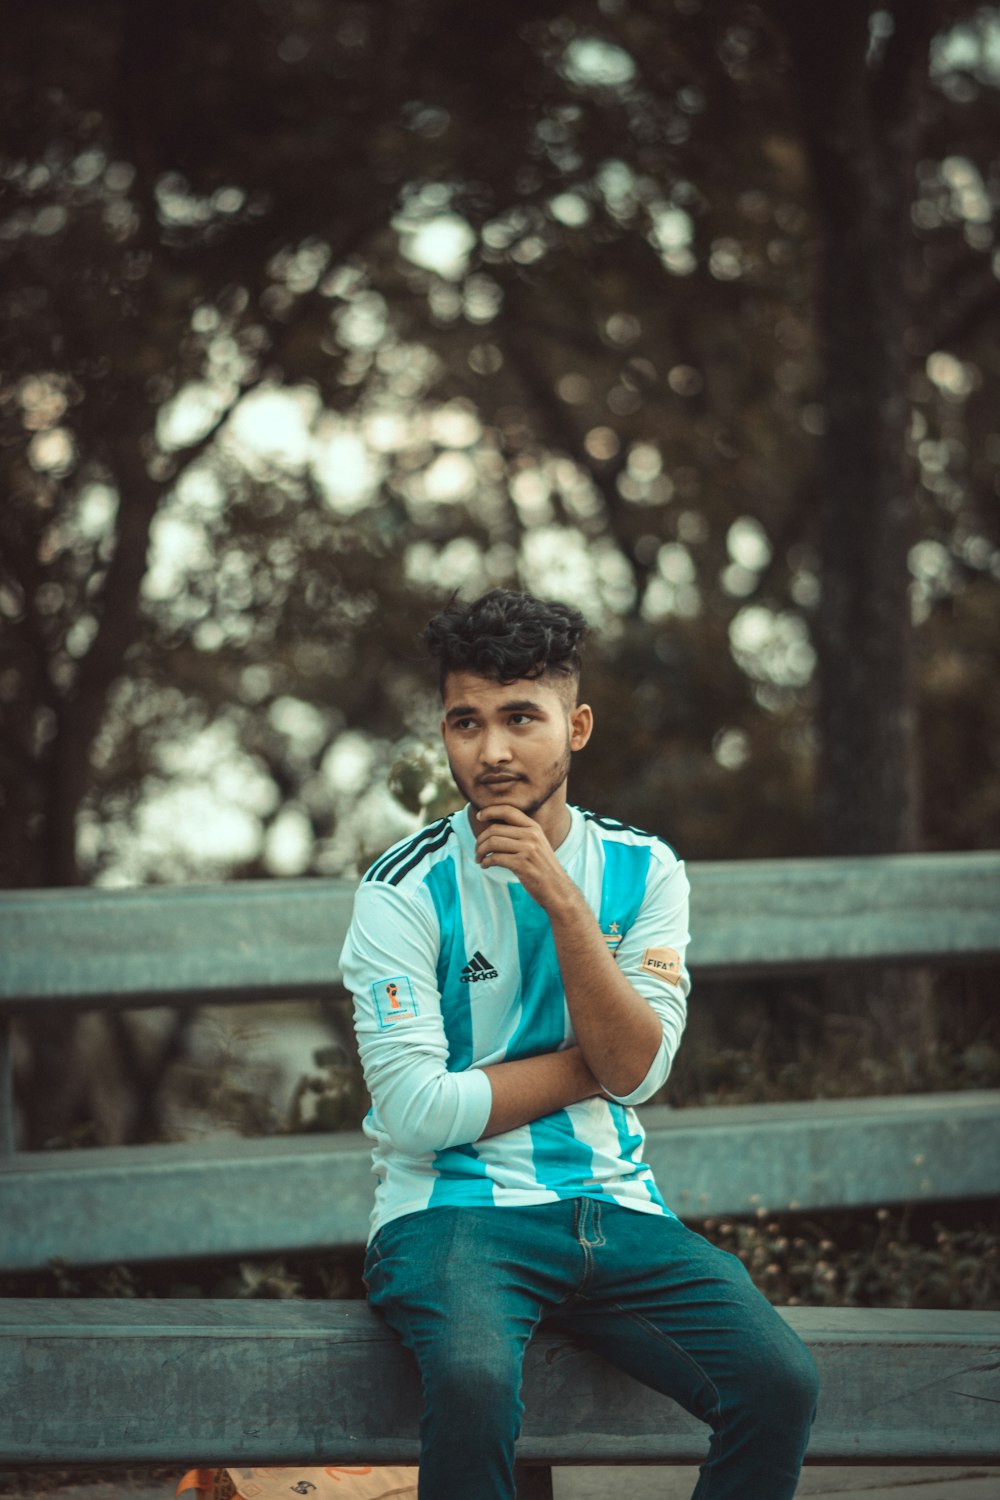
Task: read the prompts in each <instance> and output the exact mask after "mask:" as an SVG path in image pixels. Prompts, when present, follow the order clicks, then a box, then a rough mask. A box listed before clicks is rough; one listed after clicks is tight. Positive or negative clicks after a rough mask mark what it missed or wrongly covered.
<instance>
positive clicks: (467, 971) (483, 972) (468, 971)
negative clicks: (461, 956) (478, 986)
mask: <svg viewBox="0 0 1000 1500" xmlns="http://www.w3.org/2000/svg"><path fill="white" fill-rule="evenodd" d="M497 977H498V976H497V971H496V969H494V967H493V965H492V964H491V963H490V961H489V959H488V958H484V957H483V955H482V954H481V953H480V952H478V950H477V952H475V953H474V954H473V955H472V957H471V958H470V959H469V962H468V963H467V964H466V966H465V968H464V969H463V970H462V983H463V984H475V983H476V980H477V979H496V978H497Z"/></svg>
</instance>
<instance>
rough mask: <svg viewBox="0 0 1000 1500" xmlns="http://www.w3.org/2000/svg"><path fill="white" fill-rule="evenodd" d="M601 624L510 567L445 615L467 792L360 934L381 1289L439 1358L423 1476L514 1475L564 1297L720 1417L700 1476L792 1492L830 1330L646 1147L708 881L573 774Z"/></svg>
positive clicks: (436, 1493)
mask: <svg viewBox="0 0 1000 1500" xmlns="http://www.w3.org/2000/svg"><path fill="white" fill-rule="evenodd" d="M586 628H587V627H586V621H585V620H584V618H583V616H582V615H581V614H579V613H578V611H576V610H574V609H571V608H569V607H568V606H566V605H563V604H559V603H555V602H549V601H543V600H539V599H535V598H533V597H531V596H530V595H526V594H516V593H510V592H507V591H505V590H500V589H497V590H494V591H492V592H491V593H488V594H486V595H484V596H483V597H482V598H481V599H478V600H476V601H475V602H473V603H471V604H462V603H459V602H455V603H452V604H451V605H450V606H449V607H448V608H447V609H445V610H444V611H443V612H442V613H441V614H439V615H437V616H436V617H435V618H434V619H433V620H432V621H431V622H430V624H429V625H428V627H427V630H426V633H425V640H426V642H427V644H428V646H429V649H430V651H431V653H432V655H433V656H435V657H436V658H437V660H438V662H439V664H440V680H441V695H442V700H443V705H444V718H443V722H442V726H441V728H442V734H443V736H444V743H445V748H446V750H447V754H448V761H449V764H450V766H451V771H452V775H453V776H454V779H455V782H456V784H457V786H458V788H459V790H460V791H461V792H462V794H463V795H464V796H465V797H466V799H467V804H468V805H467V806H466V807H465V808H463V810H462V811H461V812H458V813H455V814H453V815H452V816H451V817H448V818H442V819H441V820H440V821H438V822H436V823H432V824H431V825H430V826H429V827H427V828H425V829H423V830H422V831H421V832H420V833H418V834H415V835H414V836H413V837H411V838H408V839H404V840H402V841H401V842H400V843H398V844H396V845H395V846H394V847H393V848H391V849H390V850H388V852H387V853H385V854H384V855H382V857H381V859H378V860H376V862H375V863H374V864H373V865H372V867H371V869H370V870H369V871H368V873H367V874H366V875H365V877H364V879H363V880H362V882H361V885H360V888H359V890H358V894H357V899H356V903H355V909H354V917H353V921H352V923H351V928H350V931H349V933H348V937H347V942H346V944H345V947H344V952H343V957H342V964H343V972H344V977H345V981H346V983H347V984H348V986H349V988H350V989H351V991H352V992H353V994H354V996H355V1018H356V1019H355V1024H356V1029H357V1035H358V1043H359V1048H360V1053H361V1060H362V1064H363V1066H364V1070H365V1078H366V1080H367V1083H368V1088H369V1091H370V1093H371V1098H372V1109H371V1112H370V1114H369V1116H368V1118H367V1120H366V1122H365V1129H366V1131H367V1133H368V1134H369V1136H370V1137H371V1138H372V1140H373V1142H374V1153H373V1155H374V1172H375V1176H376V1183H377V1187H376V1193H375V1208H374V1212H373V1215H372V1237H371V1240H370V1243H369V1248H368V1255H367V1259H366V1264H365V1279H366V1283H367V1285H368V1289H369V1300H370V1302H371V1305H372V1306H373V1307H375V1308H377V1309H379V1311H380V1312H381V1313H383V1314H384V1316H385V1318H386V1319H387V1321H388V1322H389V1324H390V1325H391V1326H392V1327H393V1328H394V1329H395V1330H396V1331H397V1332H398V1334H399V1336H400V1338H401V1339H402V1340H403V1342H404V1343H405V1344H406V1346H407V1347H408V1348H409V1349H411V1350H412V1351H413V1354H414V1355H415V1356H416V1359H417V1362H418V1364H419V1367H420V1372H421V1377H422V1381H423V1396H424V1407H423V1416H422V1421H421V1458H420V1496H421V1500H511V1497H512V1496H513V1495H514V1478H513V1463H514V1445H515V1441H516V1438H517V1435H518V1432H519V1429H520V1423H521V1415H522V1404H521V1399H520V1386H521V1368H522V1362H523V1357H524V1351H525V1348H526V1346H527V1343H528V1340H529V1339H530V1337H531V1335H532V1333H533V1332H534V1330H535V1329H536V1328H537V1326H538V1325H539V1323H540V1322H541V1321H542V1320H543V1319H544V1320H545V1322H546V1327H547V1328H550V1329H556V1330H559V1331H562V1332H565V1333H566V1334H567V1335H568V1336H570V1337H571V1338H572V1339H573V1340H574V1341H575V1342H577V1343H578V1344H582V1345H585V1346H587V1347H589V1348H592V1349H595V1350H597V1351H598V1352H599V1353H600V1354H602V1355H603V1356H604V1357H605V1358H606V1359H608V1360H610V1361H611V1362H612V1363H614V1364H616V1365H618V1366H620V1367H621V1368H622V1369H624V1370H626V1371H628V1372H629V1374H631V1375H633V1376H635V1377H636V1378H637V1379H639V1380H641V1381H643V1382H645V1384H647V1385H649V1386H651V1387H653V1388H654V1389H656V1390H658V1391H662V1392H664V1393H666V1394H667V1395H669V1396H671V1397H673V1398H674V1400H676V1401H678V1402H679V1403H680V1404H681V1405H682V1406H684V1407H685V1408H686V1409H687V1410H688V1411H690V1412H693V1413H694V1414H695V1415H696V1416H698V1417H700V1418H702V1420H704V1421H705V1422H706V1423H708V1425H709V1426H710V1428H711V1429H712V1435H711V1441H710V1445H709V1451H708V1457H707V1459H706V1462H705V1464H704V1466H703V1468H702V1471H701V1477H700V1479H699V1482H698V1484H697V1487H696V1489H695V1492H694V1497H695V1500H791V1497H792V1496H793V1495H794V1493H795V1488H796V1482H797V1479H798V1474H799V1469H800V1466H801V1463H802V1456H803V1453H804V1451H805V1446H806V1442H807V1440H808V1435H809V1429H810V1425H811V1422H812V1417H813V1412H814V1408H815V1401H816V1375H815V1370H814V1368H813V1365H812V1361H811V1359H810V1356H809V1353H808V1351H807V1350H806V1349H805V1347H804V1346H803V1345H802V1343H801V1342H800V1340H799V1339H798V1338H797V1337H796V1335H795V1334H794V1333H793V1332H792V1331H791V1330H790V1329H789V1328H788V1326H787V1325H786V1324H785V1323H784V1322H783V1320H782V1319H781V1318H780V1317H779V1316H778V1314H777V1313H776V1312H775V1311H774V1309H773V1308H772V1307H771V1306H770V1304H769V1303H768V1302H767V1301H766V1300H765V1298H764V1297H763V1296H762V1295H761V1294H760V1293H759V1292H757V1290H756V1289H755V1288H754V1286H753V1284H752V1283H751V1281H750V1279H749V1277H748V1275H747V1273H746V1271H745V1269H744V1268H743V1266H742V1264H741V1263H740V1261H738V1260H737V1259H735V1258H734V1257H733V1256H731V1255H728V1254H726V1253H725V1252H724V1251H721V1250H718V1249H716V1248H715V1247H714V1246H712V1245H710V1244H709V1243H708V1241H707V1240H705V1239H703V1238H702V1236H700V1235H698V1234H696V1233H694V1232H693V1231H691V1230H689V1229H687V1228H685V1226H684V1225H683V1224H681V1222H680V1220H679V1219H678V1218H677V1217H676V1216H675V1215H674V1214H673V1213H672V1212H671V1210H670V1209H669V1208H668V1206H667V1205H666V1203H665V1202H664V1200H663V1198H662V1197H661V1195H660V1192H659V1190H658V1188H657V1186H656V1183H655V1182H654V1180H653V1176H652V1173H651V1172H650V1169H649V1167H648V1166H646V1164H645V1163H644V1161H643V1154H642V1147H643V1133H642V1128H641V1126H640V1125H639V1122H638V1119H637V1117H636V1114H635V1112H634V1109H633V1106H634V1105H636V1104H641V1103H642V1102H643V1100H645V1099H648V1098H650V1096H651V1095H653V1094H654V1093H655V1092H656V1090H657V1089H659V1088H660V1087H661V1086H662V1084H663V1082H664V1080H665V1079H666V1077H667V1074H668V1072H669V1070H670V1065H671V1062H672V1060H673V1057H674V1054H675V1052H676V1050H677V1046H678V1043H679V1042H680V1038H681V1032H682V1030H683V1027H684V1021H685V1015H686V1000H687V994H688V991H689V988H690V982H689V978H688V973H687V969H686V968H685V964H684V953H685V947H686V944H687V941H688V932H687V912H688V884H687V879H686V876H685V874H684V867H683V865H682V864H681V863H680V862H679V861H678V859H677V858H676V856H675V855H674V853H673V851H672V850H671V849H670V848H669V847H668V846H667V845H666V844H665V843H663V842H662V840H660V839H658V838H656V837H654V836H653V835H651V834H646V833H641V832H639V831H638V830H636V829H634V828H628V827H625V826H624V825H623V824H621V823H618V822H616V821H615V820H614V819H611V818H603V817H598V816H597V815H595V814H594V813H589V812H582V811H581V810H580V809H578V808H576V807H573V806H571V805H570V804H569V803H568V801H567V778H568V775H569V771H570V764H571V761H572V757H573V755H574V754H575V753H576V752H577V751H578V750H581V749H582V748H583V747H584V745H585V744H586V743H587V741H588V739H589V738H590V734H591V728H592V723H593V715H592V713H591V710H590V708H589V707H588V705H587V704H585V703H580V702H579V701H578V687H579V675H580V647H581V644H582V642H583V639H584V636H585V634H586Z"/></svg>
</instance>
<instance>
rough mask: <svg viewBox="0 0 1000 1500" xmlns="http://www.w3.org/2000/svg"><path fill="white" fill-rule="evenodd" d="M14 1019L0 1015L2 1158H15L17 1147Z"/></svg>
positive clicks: (0, 1139) (0, 1150) (0, 1131)
mask: <svg viewBox="0 0 1000 1500" xmlns="http://www.w3.org/2000/svg"><path fill="white" fill-rule="evenodd" d="M13 1031H14V1019H13V1017H12V1016H10V1015H0V1157H3V1156H13V1154H14V1149H15V1147H16V1144H17V1142H16V1140H15V1135H16V1126H15V1119H14V1048H13Z"/></svg>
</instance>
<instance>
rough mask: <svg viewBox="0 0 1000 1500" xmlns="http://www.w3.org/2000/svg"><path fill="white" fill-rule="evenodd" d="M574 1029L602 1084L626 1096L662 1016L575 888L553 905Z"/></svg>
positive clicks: (652, 1048)
mask: <svg viewBox="0 0 1000 1500" xmlns="http://www.w3.org/2000/svg"><path fill="white" fill-rule="evenodd" d="M549 917H550V920H551V923H552V935H553V938H554V940H555V946H556V954H557V956H558V959H559V969H560V972H561V974H562V980H563V986H564V989H565V991H566V1004H567V1006H568V1008H569V1012H570V1016H571V1017H572V1021H573V1031H574V1033H575V1035H576V1040H577V1042H578V1043H579V1046H580V1050H581V1051H582V1053H583V1056H584V1058H585V1059H586V1061H587V1063H588V1064H589V1066H590V1067H591V1068H592V1070H593V1072H594V1076H595V1077H596V1078H597V1080H598V1082H599V1084H600V1086H601V1088H603V1089H606V1090H607V1091H608V1093H610V1094H614V1095H616V1096H621V1097H626V1096H627V1095H629V1094H631V1093H632V1092H633V1091H634V1090H635V1089H637V1088H638V1087H639V1085H640V1084H641V1083H642V1081H643V1079H644V1078H645V1077H646V1074H647V1073H648V1072H649V1069H650V1066H651V1065H652V1062H653V1059H654V1057H655V1056H656V1053H657V1051H658V1050H659V1047H660V1043H661V1041H662V1039H663V1029H662V1027H661V1025H660V1020H659V1018H658V1016H657V1015H656V1012H655V1011H654V1010H653V1008H652V1006H651V1005H649V1004H648V1003H647V1002H646V1001H645V1000H644V999H643V997H642V996H641V995H640V994H639V993H638V992H637V991H636V990H635V989H633V987H632V985H631V984H630V983H629V981H628V980H627V979H626V977H625V975H624V974H623V973H622V972H621V970H620V969H619V968H618V965H617V964H616V963H615V961H614V959H613V958H612V956H611V953H610V952H609V951H608V947H607V944H606V943H605V941H604V938H603V936H602V934H601V930H600V927H599V926H598V923H597V919H596V918H595V916H594V914H593V912H592V911H591V910H590V908H589V907H588V906H587V904H586V902H585V901H584V899H583V897H582V895H581V894H580V893H579V891H577V890H576V889H575V887H574V889H573V890H572V891H571V892H568V893H567V894H566V895H565V896H563V897H562V898H561V899H559V900H557V901H555V902H553V903H552V904H551V906H550V908H549Z"/></svg>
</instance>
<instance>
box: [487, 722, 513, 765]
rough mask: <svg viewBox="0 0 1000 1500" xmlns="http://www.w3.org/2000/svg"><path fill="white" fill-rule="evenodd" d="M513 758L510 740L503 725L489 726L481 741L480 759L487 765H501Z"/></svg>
mask: <svg viewBox="0 0 1000 1500" xmlns="http://www.w3.org/2000/svg"><path fill="white" fill-rule="evenodd" d="M510 758H511V749H510V741H509V740H508V738H507V733H506V731H505V729H504V728H503V726H502V725H500V724H494V725H491V726H489V727H488V728H487V729H486V731H485V732H484V734H483V737H482V739H481V740H480V742H479V759H480V760H481V761H482V762H483V764H484V765H487V766H499V765H502V764H503V763H504V761H508V760H510Z"/></svg>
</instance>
